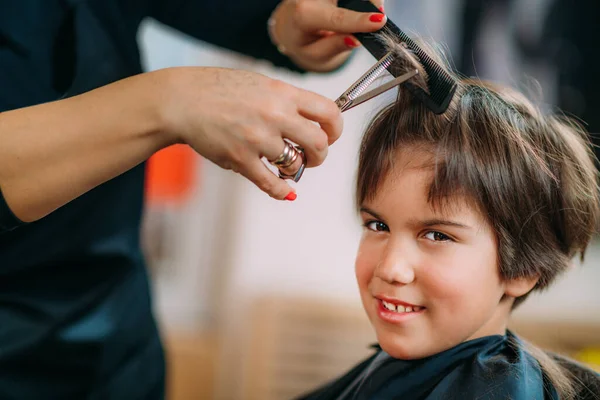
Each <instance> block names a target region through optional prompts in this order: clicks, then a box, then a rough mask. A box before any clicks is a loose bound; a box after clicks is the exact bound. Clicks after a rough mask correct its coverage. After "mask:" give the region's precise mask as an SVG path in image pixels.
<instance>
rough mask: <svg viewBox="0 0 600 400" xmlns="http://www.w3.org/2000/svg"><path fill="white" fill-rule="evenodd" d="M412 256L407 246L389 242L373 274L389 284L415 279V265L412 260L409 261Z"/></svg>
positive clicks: (404, 282) (405, 283) (407, 282)
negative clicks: (403, 246)
mask: <svg viewBox="0 0 600 400" xmlns="http://www.w3.org/2000/svg"><path fill="white" fill-rule="evenodd" d="M413 258H414V257H411V256H410V251H409V250H408V249H407V248H402V246H400V245H398V244H395V245H394V244H389V245H388V246H387V247H386V249H385V252H384V254H383V255H382V257H381V259H380V260H379V264H378V265H377V267H376V268H375V273H374V275H375V276H377V277H378V278H380V279H381V280H383V281H385V282H387V283H390V284H403V285H407V284H409V283H411V282H413V281H414V279H415V271H414V267H415V265H414V261H411V260H412V259H413Z"/></svg>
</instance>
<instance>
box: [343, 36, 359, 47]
mask: <svg viewBox="0 0 600 400" xmlns="http://www.w3.org/2000/svg"><path fill="white" fill-rule="evenodd" d="M344 43H346V46H348V47H358V44H356V42H355V41H354V39H352V38H351V37H350V36H346V37H345V38H344Z"/></svg>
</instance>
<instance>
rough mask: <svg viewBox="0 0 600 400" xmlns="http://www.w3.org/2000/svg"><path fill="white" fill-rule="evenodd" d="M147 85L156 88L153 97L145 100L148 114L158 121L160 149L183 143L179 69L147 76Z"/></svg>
mask: <svg viewBox="0 0 600 400" xmlns="http://www.w3.org/2000/svg"><path fill="white" fill-rule="evenodd" d="M147 75H148V78H147V84H148V85H151V86H153V87H154V89H153V90H152V91H151V92H152V95H150V96H148V98H147V99H145V103H146V104H147V108H146V113H147V115H148V116H149V118H151V119H152V120H154V121H156V123H155V131H156V132H157V133H158V135H157V136H156V138H155V141H156V145H157V146H158V147H159V148H164V147H168V146H170V145H172V144H177V143H183V142H184V139H183V137H182V136H181V129H179V128H178V125H180V121H179V119H180V116H179V115H178V113H177V109H178V100H177V93H178V92H179V91H180V90H181V87H182V82H181V81H182V79H181V76H180V75H181V74H179V73H178V69H177V68H165V69H161V70H157V71H153V72H150V73H148V74H147Z"/></svg>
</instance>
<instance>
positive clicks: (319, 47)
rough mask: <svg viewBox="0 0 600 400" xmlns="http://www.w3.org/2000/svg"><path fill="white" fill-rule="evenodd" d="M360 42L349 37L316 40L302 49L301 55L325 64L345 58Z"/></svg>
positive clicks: (343, 35) (334, 36) (339, 36)
mask: <svg viewBox="0 0 600 400" xmlns="http://www.w3.org/2000/svg"><path fill="white" fill-rule="evenodd" d="M359 46H360V42H359V41H358V40H357V39H356V38H355V37H354V36H351V35H345V34H341V35H339V34H338V35H333V36H330V37H327V38H324V39H320V40H317V41H316V42H314V43H312V44H309V45H308V46H306V47H305V48H304V49H303V53H304V54H306V55H308V56H310V57H311V59H312V60H314V61H316V62H327V61H329V60H331V59H333V58H335V57H337V56H340V57H346V56H348V53H349V52H350V51H352V50H353V49H355V48H357V47H359Z"/></svg>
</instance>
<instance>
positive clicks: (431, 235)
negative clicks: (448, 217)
mask: <svg viewBox="0 0 600 400" xmlns="http://www.w3.org/2000/svg"><path fill="white" fill-rule="evenodd" d="M425 237H426V238H427V239H429V240H432V241H434V242H446V241H448V240H451V239H450V237H449V236H447V235H444V234H443V233H442V232H438V231H429V232H427V233H426V234H425Z"/></svg>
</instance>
